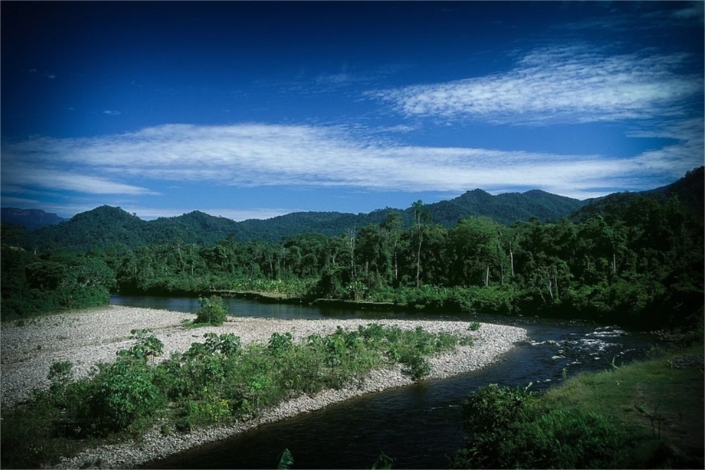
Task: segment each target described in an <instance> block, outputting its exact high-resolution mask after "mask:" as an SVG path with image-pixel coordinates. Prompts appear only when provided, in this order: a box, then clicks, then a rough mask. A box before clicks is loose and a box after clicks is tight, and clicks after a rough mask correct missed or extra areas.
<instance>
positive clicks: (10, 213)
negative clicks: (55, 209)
mask: <svg viewBox="0 0 705 470" xmlns="http://www.w3.org/2000/svg"><path fill="white" fill-rule="evenodd" d="M0 220H2V223H3V225H8V224H11V225H17V226H20V227H24V228H26V229H27V230H35V229H38V228H41V227H44V226H46V225H56V224H58V223H61V222H63V221H64V220H66V219H63V218H61V217H59V216H58V215H56V214H50V213H47V212H44V211H42V210H39V209H15V208H12V207H3V208H2V213H1V214H0Z"/></svg>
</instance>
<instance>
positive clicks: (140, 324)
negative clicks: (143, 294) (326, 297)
mask: <svg viewBox="0 0 705 470" xmlns="http://www.w3.org/2000/svg"><path fill="white" fill-rule="evenodd" d="M193 318H195V315H193V314H188V313H180V312H169V311H164V310H152V309H142V308H132V307H119V306H110V307H106V308H103V309H96V310H92V311H83V312H77V313H65V314H59V315H52V316H48V317H41V318H37V319H33V320H29V321H26V322H25V323H24V324H21V323H19V324H18V323H9V324H3V325H2V403H3V405H9V406H12V405H14V404H17V403H18V402H20V401H22V400H24V399H27V398H28V397H30V396H31V390H32V389H33V388H36V387H40V388H44V387H48V385H49V382H48V380H47V374H48V371H49V367H50V366H51V364H52V363H53V362H56V361H71V362H72V363H73V364H74V371H75V375H76V376H79V377H80V376H85V375H88V374H89V373H90V370H91V368H92V367H93V365H95V364H96V363H97V362H100V361H112V360H114V358H115V357H116V352H117V351H118V350H120V349H125V348H129V347H130V346H131V345H132V344H133V341H132V340H130V330H131V329H134V328H138V329H141V328H150V329H152V330H153V331H154V333H155V336H157V337H158V338H159V339H160V340H161V341H162V342H163V343H164V356H163V357H169V356H170V354H171V353H172V352H176V351H185V350H187V349H188V348H189V347H190V345H191V344H192V343H194V342H203V334H204V333H208V332H214V333H217V334H222V333H234V334H235V335H236V336H239V337H240V339H241V342H242V344H243V345H246V344H249V343H252V342H264V341H266V340H267V339H268V338H269V337H270V336H271V334H272V333H274V332H278V333H284V332H290V333H291V334H292V336H293V338H294V340H301V339H304V338H306V337H308V336H309V335H312V334H314V333H317V334H320V335H325V334H330V333H333V332H334V331H335V329H336V328H337V326H341V327H342V328H343V329H356V328H357V327H358V326H359V325H366V324H368V323H370V321H368V320H331V319H322V320H282V319H265V318H243V317H230V318H229V319H228V321H226V322H225V323H224V324H223V325H222V326H220V327H206V328H198V329H186V328H184V327H183V325H182V322H183V321H184V320H192V319H193ZM375 322H376V323H380V324H383V325H390V326H391V325H396V326H398V327H400V328H403V329H413V328H416V327H417V326H421V327H422V328H424V329H426V330H428V331H431V332H440V331H446V332H462V333H463V334H471V335H473V336H474V337H475V338H476V341H475V345H473V346H468V347H459V348H458V349H457V350H456V351H455V352H453V353H448V354H442V355H439V356H436V357H434V358H431V359H430V361H429V362H430V363H431V365H432V372H431V375H430V378H444V377H450V376H453V375H457V374H460V373H463V372H468V371H472V370H476V369H479V368H481V367H484V366H486V365H488V364H489V363H491V362H492V361H494V360H496V359H497V357H498V356H499V355H500V354H502V353H504V352H506V351H508V350H509V349H511V348H512V345H513V344H514V343H516V342H518V341H522V340H524V339H525V337H526V332H525V330H523V329H521V328H516V327H511V326H503V325H494V324H483V325H482V326H481V328H480V329H479V330H478V331H475V332H469V331H468V323H467V322H459V321H454V322H450V321H417V320H378V321H375ZM410 383H411V379H410V378H409V377H408V376H406V375H404V374H402V371H401V368H400V367H395V368H390V369H386V370H380V371H376V372H374V373H373V374H371V375H370V376H369V377H367V378H366V379H365V380H363V381H361V382H360V383H357V384H353V385H350V386H349V387H346V388H344V389H342V390H326V391H323V392H321V393H318V394H316V395H313V396H301V397H298V398H296V399H294V400H290V401H288V402H285V403H282V404H280V405H279V406H277V407H275V408H273V409H271V410H269V411H267V412H265V413H263V414H262V415H260V416H259V417H258V418H255V419H251V420H248V421H243V422H235V423H234V424H232V425H228V426H222V425H220V426H212V427H208V428H204V429H198V430H195V431H192V432H190V433H187V434H171V435H164V434H162V432H161V430H160V429H161V427H160V426H159V424H157V425H156V426H154V428H153V429H152V430H151V431H150V432H148V433H147V434H146V435H145V436H144V438H143V439H141V440H140V441H139V442H126V443H122V444H119V445H106V446H101V447H98V448H94V449H89V450H86V451H84V452H82V453H81V454H79V455H78V456H76V457H74V458H71V459H64V460H63V461H62V462H61V463H60V465H59V466H58V467H59V468H79V467H80V468H90V467H94V468H131V467H135V466H139V465H141V464H144V463H146V462H148V461H151V460H156V459H161V458H164V457H167V456H169V455H172V454H174V453H177V452H180V451H183V450H186V449H188V448H192V447H195V446H198V445H201V444H204V443H207V442H213V441H217V440H221V439H225V438H227V437H230V436H232V435H234V434H237V433H240V432H244V431H247V430H249V429H252V428H254V427H256V426H258V425H260V424H263V423H268V422H273V421H277V420H281V419H285V418H288V417H292V416H294V415H296V414H299V413H303V412H308V411H313V410H317V409H320V408H324V407H325V406H327V405H329V404H331V403H336V402H340V401H343V400H346V399H348V398H351V397H354V396H358V395H362V394H366V393H372V392H375V391H381V390H384V389H387V388H391V387H398V386H403V385H408V384H410Z"/></svg>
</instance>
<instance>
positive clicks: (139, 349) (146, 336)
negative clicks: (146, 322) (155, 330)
mask: <svg viewBox="0 0 705 470" xmlns="http://www.w3.org/2000/svg"><path fill="white" fill-rule="evenodd" d="M130 335H131V338H132V339H134V340H137V344H135V345H134V346H132V347H131V348H130V349H121V350H119V351H118V352H117V355H118V356H119V357H121V358H128V359H135V360H138V361H146V360H147V359H150V358H154V357H157V356H161V355H162V351H163V349H164V343H162V342H161V340H160V339H159V338H157V337H156V336H154V335H153V334H152V330H150V329H142V330H130Z"/></svg>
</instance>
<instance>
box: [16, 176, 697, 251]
mask: <svg viewBox="0 0 705 470" xmlns="http://www.w3.org/2000/svg"><path fill="white" fill-rule="evenodd" d="M673 195H676V196H678V198H679V200H680V201H682V202H683V205H684V207H686V208H695V209H696V210H698V209H697V208H698V207H699V208H700V209H699V210H700V211H701V212H702V206H703V168H702V167H701V168H698V169H694V170H693V171H690V172H688V174H687V175H686V176H685V177H684V178H682V179H680V180H678V181H676V182H675V183H673V184H670V185H668V186H664V187H661V188H656V189H654V190H650V191H644V192H641V193H630V192H625V193H614V194H611V195H609V196H605V197H603V198H598V199H590V200H586V201H580V200H577V199H572V198H568V197H564V196H558V195H555V194H551V193H547V192H545V191H541V190H531V191H527V192H524V193H504V194H499V195H496V196H493V195H491V194H489V193H487V192H486V191H483V190H481V189H475V190H472V191H467V192H466V193H464V194H462V195H461V196H459V197H457V198H454V199H451V200H448V201H440V202H437V203H433V204H427V205H425V206H424V209H425V210H426V211H427V213H428V214H429V215H430V217H431V221H432V222H433V223H435V224H439V225H441V226H443V227H445V228H447V229H450V228H452V227H454V226H455V225H456V224H457V223H458V221H459V220H461V219H463V218H465V217H470V216H486V217H490V218H492V219H494V220H495V221H497V222H499V223H502V224H505V225H511V224H513V223H515V222H525V221H528V220H530V219H531V218H532V217H535V218H537V219H539V220H541V221H543V222H551V221H557V220H560V219H561V218H564V217H570V218H571V219H572V220H575V221H584V220H587V219H589V218H590V217H592V216H593V215H595V214H601V215H603V216H604V215H607V214H609V213H610V211H612V212H614V211H615V210H619V208H624V207H626V206H627V205H628V204H629V203H630V201H632V199H634V198H636V197H645V196H646V197H649V196H655V197H657V198H659V199H661V200H665V199H667V198H668V197H670V196H673ZM393 212H397V213H399V214H400V216H401V222H402V224H403V227H405V228H408V227H410V226H411V225H413V223H414V210H413V208H408V209H405V210H400V209H392V208H389V207H387V208H385V209H378V210H375V211H372V212H370V213H359V214H351V213H341V212H295V213H291V214H286V215H282V216H278V217H273V218H271V219H266V220H259V219H250V220H245V221H242V222H235V221H233V220H231V219H228V218H225V217H215V216H211V215H209V214H206V213H203V212H200V211H194V212H190V213H188V214H183V215H180V216H178V217H162V218H159V219H156V220H153V221H144V220H142V219H139V218H138V217H136V216H134V215H132V214H129V213H127V212H125V211H124V210H122V209H120V208H119V207H117V208H116V207H110V206H101V207H98V208H96V209H93V210H91V211H87V212H83V213H81V214H77V215H76V216H74V217H73V218H72V219H70V220H69V221H65V222H63V223H61V224H58V225H53V226H46V227H42V228H39V229H37V230H34V231H32V232H30V233H29V234H27V236H26V237H25V241H24V243H23V245H24V246H25V247H26V248H32V249H34V248H40V249H50V248H56V247H62V248H66V249H69V250H81V251H85V250H89V249H103V248H106V247H108V246H111V245H115V244H124V245H126V246H127V247H129V248H132V249H134V248H137V247H139V246H144V245H150V244H161V243H172V242H174V241H178V242H181V243H184V244H190V243H195V244H198V245H201V246H212V245H215V244H216V243H218V242H220V241H221V240H223V239H225V238H226V237H233V238H234V239H235V240H237V241H239V242H248V241H252V240H263V241H265V242H270V243H277V242H281V241H282V240H284V239H286V238H287V237H294V236H298V235H301V234H304V233H319V234H322V235H325V236H338V235H341V234H342V233H345V232H346V231H347V230H351V229H355V228H358V229H359V228H360V227H364V226H366V225H370V224H380V223H382V222H383V221H384V220H386V219H387V217H388V215H389V214H390V213H393Z"/></svg>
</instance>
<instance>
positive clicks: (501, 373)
mask: <svg viewBox="0 0 705 470" xmlns="http://www.w3.org/2000/svg"><path fill="white" fill-rule="evenodd" d="M224 300H225V303H226V306H227V307H228V308H229V311H230V313H231V314H234V315H238V316H254V317H270V318H311V319H315V318H341V319H343V318H364V319H369V320H370V321H374V320H375V319H381V318H405V319H418V320H422V319H443V320H459V319H460V320H462V319H466V320H469V321H480V322H490V323H502V324H511V325H516V326H521V327H523V328H526V330H527V331H528V336H529V339H528V340H527V341H525V342H522V343H520V344H518V345H517V347H516V348H514V349H513V350H512V351H510V352H508V353H506V354H504V355H503V356H502V357H501V360H500V361H499V362H497V363H495V364H493V365H491V366H489V367H487V368H485V369H483V370H479V371H475V372H470V373H467V374H463V375H460V376H456V377H453V378H449V379H443V380H428V381H422V382H419V383H417V384H414V385H412V386H408V387H401V388H398V389H393V390H387V391H384V392H381V393H376V394H371V395H367V396H364V397H358V398H355V399H352V400H348V401H346V402H343V403H339V404H336V405H332V406H329V407H327V408H325V409H323V410H319V411H315V412H312V413H307V414H304V415H300V416H297V417H295V418H291V419H288V420H285V421H281V422H278V423H271V424H268V425H264V426H260V427H259V428H257V429H255V430H252V431H250V432H247V433H243V434H240V435H238V436H235V437H233V438H230V439H227V440H224V441H221V442H217V443H212V444H208V445H205V446H201V447H199V448H196V449H192V450H189V451H186V452H183V453H181V454H178V455H175V456H172V457H170V458H167V459H164V460H162V461H158V462H152V463H151V464H150V465H149V466H146V467H145V468H276V466H277V463H278V461H279V457H280V455H281V453H282V451H283V450H284V449H285V448H289V450H290V451H291V452H292V454H293V456H294V461H295V463H294V468H371V466H372V464H373V463H374V461H375V459H376V458H377V455H378V454H379V452H380V451H384V452H385V453H386V454H387V455H389V456H390V457H392V458H394V459H395V461H394V467H395V468H444V467H446V464H447V458H446V456H450V455H452V454H453V453H454V452H455V451H456V450H457V449H459V448H460V447H461V446H462V445H463V436H464V434H463V428H462V416H461V414H462V413H461V404H462V402H463V400H464V399H465V397H466V396H467V394H468V393H469V392H471V391H473V390H476V389H477V388H478V387H480V386H483V385H487V384H490V383H498V384H500V385H510V386H526V385H528V384H529V383H530V382H532V383H533V385H532V386H531V390H542V389H545V388H547V387H549V386H551V385H554V384H557V383H560V382H561V381H562V380H563V371H564V369H565V372H566V374H567V375H568V376H571V375H574V374H577V373H579V372H583V371H602V370H606V369H610V368H611V362H612V361H613V359H614V361H615V363H616V364H617V365H619V364H622V363H627V362H630V361H633V360H635V359H641V358H643V357H645V355H646V353H647V351H648V350H649V349H650V347H651V345H652V344H654V343H655V342H656V340H655V338H654V337H653V336H652V335H650V334H647V333H639V332H626V331H622V330H621V329H619V328H618V327H616V326H609V327H599V326H595V325H592V324H587V323H582V322H575V321H572V322H559V321H549V320H544V319H539V318H536V317H526V316H525V317H514V318H505V317H495V316H486V315H470V316H469V315H463V314H460V313H453V312H449V313H448V314H446V315H440V316H439V315H425V314H423V313H399V312H378V311H365V310H340V309H320V308H315V307H311V306H298V305H288V304H263V303H256V302H252V301H247V300H239V299H224ZM111 301H112V303H113V304H115V305H127V306H134V307H146V308H162V309H170V310H177V311H184V312H192V313H195V312H196V311H197V310H198V308H199V304H198V300H197V299H190V298H177V297H170V298H166V297H148V296H112V297H111Z"/></svg>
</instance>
